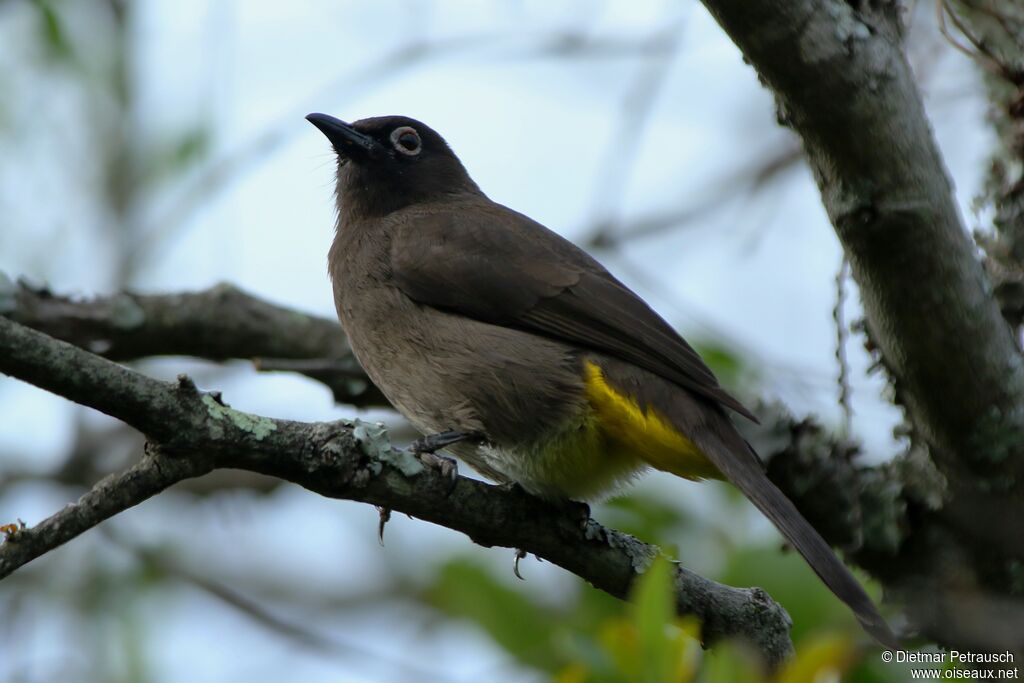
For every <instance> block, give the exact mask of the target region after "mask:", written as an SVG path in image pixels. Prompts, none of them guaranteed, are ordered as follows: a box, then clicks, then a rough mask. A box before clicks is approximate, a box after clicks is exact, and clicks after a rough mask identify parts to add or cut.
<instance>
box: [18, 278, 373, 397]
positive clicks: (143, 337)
mask: <svg viewBox="0 0 1024 683" xmlns="http://www.w3.org/2000/svg"><path fill="white" fill-rule="evenodd" d="M0 316H6V317H8V318H10V319H11V320H14V321H15V322H19V323H21V324H23V325H27V326H28V327H31V328H33V329H37V330H40V331H42V332H45V333H47V334H49V335H51V336H54V337H57V338H58V339H63V340H64V341H68V342H71V343H72V344H74V345H75V346H80V347H82V348H84V349H87V350H89V351H92V352H94V353H98V354H100V355H102V356H104V357H105V358H110V359H112V360H136V359H139V358H145V357H151V356H163V355H174V356H196V357H198V358H205V359H208V360H214V361H223V360H229V359H239V360H248V361H253V362H255V365H256V368H257V369H260V370H265V371H290V372H299V373H302V374H304V375H306V376H308V377H310V378H312V379H315V380H317V381H319V382H322V383H323V384H325V385H327V386H328V387H329V388H330V389H331V391H332V392H333V393H334V397H335V400H336V401H338V402H339V403H348V404H353V405H357V406H367V405H386V401H385V399H384V397H383V396H382V395H381V393H380V392H379V391H378V390H377V388H376V387H374V386H373V384H372V383H371V382H370V381H369V379H368V378H367V377H366V374H365V373H363V371H362V370H361V369H360V367H359V364H358V363H357V362H356V360H355V358H354V357H353V356H352V352H351V350H350V349H349V347H348V343H347V342H346V340H345V335H344V333H343V332H342V330H341V326H340V325H338V323H337V322H336V321H334V320H328V319H326V318H320V317H316V316H312V315H308V314H305V313H301V312H299V311H296V310H294V309H290V308H285V307H282V306H277V305H275V304H272V303H269V302H267V301H263V300H262V299H258V298H256V297H254V296H252V295H250V294H247V293H246V292H243V291H242V290H240V289H238V288H236V287H232V286H231V285H226V284H221V285H217V286H216V287H213V288H211V289H208V290H205V291H201V292H187V293H182V294H169V295H168V294H165V295H141V294H128V293H122V294H115V295H112V296H96V297H89V298H81V299H72V298H70V297H66V296H58V295H56V294H53V293H52V292H50V291H49V290H47V289H45V288H40V287H34V286H31V285H28V284H27V283H25V282H18V283H13V282H11V281H10V280H8V279H7V278H6V277H5V276H4V275H3V274H2V273H0Z"/></svg>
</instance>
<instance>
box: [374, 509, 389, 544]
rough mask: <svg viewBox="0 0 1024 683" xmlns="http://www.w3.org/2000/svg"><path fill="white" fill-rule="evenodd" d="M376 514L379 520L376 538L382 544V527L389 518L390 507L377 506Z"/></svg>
mask: <svg viewBox="0 0 1024 683" xmlns="http://www.w3.org/2000/svg"><path fill="white" fill-rule="evenodd" d="M377 514H378V515H380V521H379V522H378V524H377V540H378V541H379V542H380V544H381V546H383V545H384V527H385V526H387V523H388V521H389V520H390V519H391V508H386V507H381V506H377Z"/></svg>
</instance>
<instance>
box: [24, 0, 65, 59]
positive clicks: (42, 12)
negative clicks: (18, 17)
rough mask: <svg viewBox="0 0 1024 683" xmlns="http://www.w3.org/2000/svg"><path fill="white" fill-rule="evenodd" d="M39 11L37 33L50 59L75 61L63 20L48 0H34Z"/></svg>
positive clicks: (34, 4)
mask: <svg viewBox="0 0 1024 683" xmlns="http://www.w3.org/2000/svg"><path fill="white" fill-rule="evenodd" d="M32 4H33V6H35V8H36V10H37V11H38V12H39V35H40V39H41V43H42V44H43V45H44V46H45V47H46V50H47V53H48V55H49V57H50V58H51V59H53V60H54V61H57V62H73V61H75V53H74V49H73V48H72V46H71V42H70V41H69V40H68V37H67V33H66V31H65V30H64V21H63V19H62V18H61V16H60V14H59V13H58V12H57V10H56V9H54V6H53V3H52V2H50V0H34V2H33V3H32Z"/></svg>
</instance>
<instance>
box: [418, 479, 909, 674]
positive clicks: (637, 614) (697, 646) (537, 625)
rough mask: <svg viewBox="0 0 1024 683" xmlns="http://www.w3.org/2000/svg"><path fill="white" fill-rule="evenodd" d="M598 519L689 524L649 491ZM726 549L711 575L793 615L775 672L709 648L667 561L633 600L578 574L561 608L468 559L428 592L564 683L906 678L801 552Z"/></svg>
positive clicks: (652, 530) (445, 571) (684, 527)
mask: <svg viewBox="0 0 1024 683" xmlns="http://www.w3.org/2000/svg"><path fill="white" fill-rule="evenodd" d="M727 505H729V503H727ZM597 515H598V517H600V518H601V519H602V521H607V522H609V523H612V524H613V525H614V526H616V527H619V528H624V529H628V530H629V531H630V532H632V533H635V534H636V535H638V536H640V537H641V538H644V539H645V540H652V541H653V540H657V541H659V542H665V541H667V540H673V539H675V540H679V539H682V538H685V537H686V536H687V535H689V534H688V531H692V529H690V528H689V527H691V524H690V519H689V516H688V515H687V514H686V513H685V511H684V510H682V509H681V508H679V507H678V506H674V505H672V504H671V503H670V502H668V501H664V500H656V499H653V498H650V497H642V496H630V497H626V498H621V499H617V500H614V501H611V502H609V503H608V504H606V505H604V506H602V507H601V509H599V510H598V512H597ZM730 536H731V535H730ZM685 550H686V548H685V547H684V554H685ZM724 556H725V559H726V564H725V566H724V567H723V568H722V570H721V572H720V573H718V575H717V576H715V577H714V578H716V579H718V580H720V581H723V582H726V583H731V584H733V585H738V586H761V587H763V588H764V589H765V590H767V591H768V592H769V593H770V594H771V595H772V596H773V597H774V598H775V599H777V600H778V601H779V602H781V603H782V605H783V606H784V607H785V608H786V609H787V610H788V611H789V613H790V615H791V616H792V617H793V621H794V627H793V637H794V643H795V645H796V650H797V654H796V657H795V658H794V659H793V660H792V661H791V662H789V663H788V664H787V665H786V666H785V667H783V669H782V670H780V671H778V672H776V673H775V674H768V673H766V672H765V671H764V669H763V666H762V662H761V660H760V658H759V656H758V654H757V652H756V651H755V650H753V649H752V648H751V647H749V645H748V644H745V643H740V642H723V643H716V644H715V647H714V648H713V649H711V650H703V649H702V646H701V641H700V626H699V624H698V623H697V622H696V621H695V620H693V619H678V618H676V617H675V615H674V613H673V609H672V606H673V605H674V599H673V595H672V577H671V569H672V565H671V563H669V562H668V561H666V560H664V559H661V560H659V561H658V562H656V563H655V564H654V565H653V566H652V568H651V569H650V570H649V571H648V572H647V573H646V574H645V575H644V576H643V577H641V579H640V580H639V581H638V582H637V584H636V586H635V588H634V591H633V593H632V595H631V598H630V600H629V602H628V603H626V602H621V601H618V600H615V599H613V598H610V597H609V596H608V595H606V594H605V593H602V592H600V591H597V590H594V589H592V588H590V587H589V586H586V585H584V584H583V583H582V582H578V583H577V584H576V586H577V587H576V589H575V593H574V594H569V595H564V594H563V596H562V597H563V600H562V601H560V602H559V603H558V605H557V606H552V605H551V604H548V603H547V602H545V601H544V600H542V599H539V598H537V597H536V596H534V595H533V594H532V593H531V590H530V584H529V582H527V583H519V582H513V581H510V580H508V578H507V576H505V577H502V576H501V575H495V574H494V573H493V572H492V571H491V570H489V569H487V568H485V567H484V566H483V565H481V564H479V563H476V562H473V561H470V560H467V559H457V560H453V561H450V562H448V563H447V564H445V565H443V566H442V567H441V568H440V569H439V570H438V572H437V575H436V576H435V578H434V580H433V582H432V584H431V586H430V587H429V588H428V589H427V591H426V596H427V598H426V599H427V601H428V602H429V604H431V605H432V606H433V607H434V608H436V609H438V610H439V611H441V612H442V613H444V614H446V615H449V616H457V617H460V618H463V619H466V620H469V621H471V622H472V623H474V624H476V625H477V626H478V627H479V628H481V629H482V630H483V631H484V632H486V633H487V634H488V635H489V636H490V637H491V638H492V639H493V640H494V642H495V643H496V644H498V645H499V646H500V647H501V648H502V649H503V650H505V652H507V653H508V654H509V656H510V657H512V658H513V659H514V660H516V661H518V662H519V663H521V664H523V665H525V666H528V667H531V668H533V669H536V670H538V671H540V672H543V673H544V674H545V675H546V676H548V677H549V680H552V681H554V682H555V683H663V682H665V683H669V682H670V683H741V682H742V683H822V682H824V681H830V682H834V681H844V682H848V683H895V682H896V681H902V680H904V679H905V677H906V675H907V673H906V671H905V669H904V668H903V667H900V666H898V665H895V664H888V665H886V664H884V663H882V662H881V659H880V657H879V656H878V651H877V650H876V649H874V648H869V649H867V650H865V649H863V647H862V646H863V645H864V644H865V636H864V635H863V633H861V631H860V628H859V627H858V626H857V624H856V622H855V620H854V619H853V617H852V616H850V615H849V614H848V613H847V610H846V609H845V608H844V607H843V605H842V604H841V603H840V602H839V601H838V600H837V599H836V598H835V597H834V596H833V595H832V594H831V593H830V592H829V591H828V589H826V588H825V587H824V586H823V585H822V584H821V582H820V581H819V580H818V578H817V577H816V576H815V575H814V573H813V572H812V571H811V570H810V569H809V568H808V567H807V566H806V564H805V563H804V562H803V561H802V560H801V559H800V557H799V556H797V555H796V554H795V553H792V552H783V551H782V550H781V549H780V548H779V546H777V545H774V544H769V545H757V546H751V547H739V548H735V547H732V546H730V547H729V548H727V552H725V553H724ZM507 573H508V572H506V574H507Z"/></svg>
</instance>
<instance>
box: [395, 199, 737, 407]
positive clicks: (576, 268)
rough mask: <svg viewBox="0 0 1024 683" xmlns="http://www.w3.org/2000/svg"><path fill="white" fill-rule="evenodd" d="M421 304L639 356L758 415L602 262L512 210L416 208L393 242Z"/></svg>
mask: <svg viewBox="0 0 1024 683" xmlns="http://www.w3.org/2000/svg"><path fill="white" fill-rule="evenodd" d="M391 265H392V269H393V274H394V278H395V281H396V283H397V284H398V286H399V287H400V288H401V289H402V291H404V292H405V293H406V295H407V296H409V297H410V298H411V299H413V300H414V301H417V302H419V303H421V304H425V305H428V306H433V307H435V308H440V309H443V310H448V311H453V312H456V313H459V314H461V315H465V316H468V317H471V318H474V319H477V320H481V321H484V322H489V323H493V324H497V325H504V326H507V327H515V328H517V329H522V330H527V331H530V332H534V333H536V334H540V335H544V336H547V337H551V338H555V339H561V340H564V341H568V342H571V343H573V344H577V345H580V346H583V347H585V348H588V349H592V350H595V351H600V352H603V353H607V354H609V355H612V356H615V357H618V358H621V359H622V360H625V361H629V362H631V363H635V364H636V365H639V366H641V367H643V368H646V369H648V370H650V371H651V372H654V373H656V374H658V375H660V376H662V377H664V378H665V379H667V380H670V381H672V382H674V383H676V384H678V385H679V386H682V387H685V388H686V389H689V390H690V391H693V392H695V393H697V394H699V395H701V396H704V397H706V398H709V399H712V400H713V401H716V402H717V403H720V404H722V405H723V406H727V407H729V408H731V409H732V410H735V411H736V412H737V413H739V414H741V415H743V416H744V417H747V418H749V419H751V420H754V421H755V422H756V418H755V417H754V416H753V414H751V412H750V411H749V410H747V409H746V408H745V407H744V406H743V405H742V404H741V403H740V402H739V401H737V400H736V399H735V398H733V397H732V396H730V395H729V394H728V393H727V392H726V391H725V390H724V389H722V388H721V387H720V386H719V385H718V380H717V379H716V378H715V376H714V374H713V373H712V372H711V370H710V369H709V368H708V367H707V365H705V364H704V361H703V360H702V359H701V357H700V356H699V355H698V354H697V352H696V351H694V350H693V347H691V346H690V345H689V344H687V343H686V340H684V339H683V338H682V337H681V336H679V334H678V333H676V331H675V330H673V329H672V327H671V326H670V325H669V324H668V323H666V322H665V321H664V320H663V319H662V318H661V317H660V316H659V315H658V314H657V313H655V312H654V311H653V310H652V309H651V307H650V306H648V305H647V304H646V303H645V302H644V301H643V300H642V299H641V298H640V297H638V296H637V295H636V294H634V293H633V292H632V291H630V290H629V289H628V288H627V287H626V286H625V285H623V284H622V283H621V282H619V281H618V280H616V279H615V278H614V277H613V276H612V275H611V274H610V273H608V271H607V270H605V268H604V267H603V266H601V264H599V263H598V262H597V261H595V260H594V259H593V258H591V257H590V256H589V255H588V254H587V253H586V252H584V251H583V250H581V249H579V248H578V247H576V246H575V245H573V244H572V243H571V242H569V241H568V240H566V239H564V238H562V237H560V236H559V235H557V234H555V233H554V232H552V231H550V230H548V229H547V228H545V227H544V226H543V225H541V224H539V223H537V222H536V221H533V220H531V219H529V218H527V217H526V216H524V215H522V214H519V213H516V212H515V211H512V210H511V209H508V208H506V207H504V206H501V205H498V204H493V203H486V204H484V203H478V204H473V205H469V206H466V207H465V208H464V210H462V211H459V210H457V209H456V210H454V211H452V210H448V211H445V212H443V213H427V212H423V213H418V214H411V215H408V216H407V217H406V219H405V221H404V222H403V223H402V224H401V225H400V226H399V227H398V229H397V231H396V233H395V235H394V241H393V242H392V247H391Z"/></svg>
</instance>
